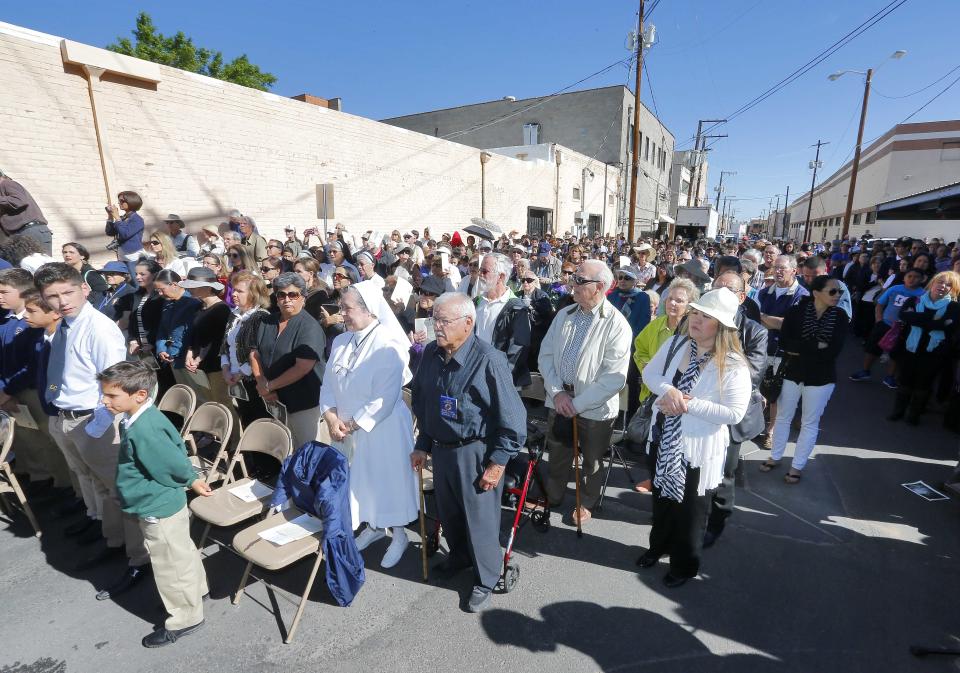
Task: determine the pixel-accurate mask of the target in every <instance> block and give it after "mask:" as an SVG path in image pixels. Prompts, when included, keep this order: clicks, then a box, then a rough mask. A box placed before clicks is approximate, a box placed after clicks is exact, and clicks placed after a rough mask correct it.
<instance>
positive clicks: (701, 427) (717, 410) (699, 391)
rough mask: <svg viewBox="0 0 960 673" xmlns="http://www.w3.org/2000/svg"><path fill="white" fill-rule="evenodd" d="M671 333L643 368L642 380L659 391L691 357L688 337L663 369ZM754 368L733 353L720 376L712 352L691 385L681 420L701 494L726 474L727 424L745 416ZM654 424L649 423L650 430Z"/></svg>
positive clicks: (669, 385)
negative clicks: (750, 368)
mask: <svg viewBox="0 0 960 673" xmlns="http://www.w3.org/2000/svg"><path fill="white" fill-rule="evenodd" d="M672 343H673V338H670V339H667V340H666V341H665V342H664V343H663V345H662V346H661V347H660V349H659V350H658V351H657V353H656V355H654V356H653V359H652V360H651V361H650V363H649V364H648V365H647V366H646V367H644V368H643V382H644V383H645V384H647V387H648V388H649V389H650V390H651V392H653V393H654V394H655V395H663V394H664V393H665V392H667V391H668V390H669V389H671V388H673V387H674V386H673V377H674V375H675V374H676V371H677V369H679V368H680V367H683V368H684V369H685V368H686V366H687V363H688V362H689V359H690V358H689V353H690V344H689V342H688V343H687V344H685V345H684V346H682V347H681V348H679V349H678V350H677V352H676V353H675V354H674V356H673V360H672V361H671V362H670V363H669V364H668V365H667V367H666V374H664V373H663V371H664V364H666V359H667V355H668V352H669V350H670V345H671V344H672ZM750 389H751V384H750V370H749V368H748V367H747V363H746V362H745V361H744V360H743V358H742V357H739V356H734V355H731V356H729V357H728V358H727V364H726V367H725V368H724V372H723V381H722V382H721V381H720V369H719V368H718V367H717V363H716V361H715V360H714V359H713V358H711V359H710V360H709V361H708V362H707V364H706V366H705V367H704V368H703V371H702V372H701V373H700V379H699V380H698V381H697V384H696V385H695V386H694V387H693V390H691V391H690V397H691V399H690V400H689V401H688V402H687V412H686V413H685V414H683V417H682V418H681V420H680V428H681V433H682V435H683V457H684V459H685V460H686V461H687V462H688V463H689V464H690V466H691V467H698V468H700V483H699V484H698V486H697V494H698V495H704V494H705V493H706V492H707V491H708V490H710V489H712V488H715V487H717V486H718V485H719V484H720V482H721V481H722V480H723V464H724V461H725V459H726V455H727V445H729V443H730V431H729V429H728V426H730V425H736V424H737V423H739V422H740V421H742V420H743V417H744V415H746V413H747V406H748V405H749V403H750ZM652 428H653V424H651V431H652Z"/></svg>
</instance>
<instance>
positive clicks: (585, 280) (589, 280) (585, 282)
mask: <svg viewBox="0 0 960 673" xmlns="http://www.w3.org/2000/svg"><path fill="white" fill-rule="evenodd" d="M573 282H574V283H575V284H576V285H580V286H583V285H589V284H590V283H601V282H603V281H599V280H594V279H593V278H584V277H583V276H574V277H573Z"/></svg>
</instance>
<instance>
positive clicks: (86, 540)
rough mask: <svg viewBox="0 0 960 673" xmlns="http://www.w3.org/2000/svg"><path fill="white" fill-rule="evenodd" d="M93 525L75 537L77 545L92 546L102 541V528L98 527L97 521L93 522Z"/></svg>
mask: <svg viewBox="0 0 960 673" xmlns="http://www.w3.org/2000/svg"><path fill="white" fill-rule="evenodd" d="M93 524H94V525H92V526H90V527H89V528H87V530H85V531H83V532H82V533H80V535H78V536H77V537H76V541H77V544H79V545H81V546H86V545H88V544H93V543H94V542H99V541H100V540H102V539H103V528H102V527H101V525H100V522H99V521H94V522H93Z"/></svg>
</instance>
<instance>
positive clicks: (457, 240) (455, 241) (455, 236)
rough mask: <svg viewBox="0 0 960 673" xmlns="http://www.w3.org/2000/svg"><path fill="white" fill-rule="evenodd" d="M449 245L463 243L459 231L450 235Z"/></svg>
mask: <svg viewBox="0 0 960 673" xmlns="http://www.w3.org/2000/svg"><path fill="white" fill-rule="evenodd" d="M450 245H453V246H458V245H463V239H462V238H460V232H459V231H455V232H453V236H451V237H450Z"/></svg>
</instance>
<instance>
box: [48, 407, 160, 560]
mask: <svg viewBox="0 0 960 673" xmlns="http://www.w3.org/2000/svg"><path fill="white" fill-rule="evenodd" d="M91 418H93V417H92V416H85V417H84V418H81V419H72V418H67V417H65V416H52V417H51V418H50V434H51V435H53V438H54V439H55V440H56V442H57V445H58V446H59V447H60V450H61V451H63V455H64V458H66V460H67V465H69V466H70V469H71V470H73V471H75V472H76V473H77V479H78V480H79V482H80V489H81V491H82V492H83V500H84V502H85V503H86V505H87V513H88V514H89V515H91V516H92V517H93V518H96V519H100V521H101V523H102V526H103V537H104V538H106V540H107V546H108V547H120V546H124V545H126V548H127V556H128V557H130V565H131V566H140V565H144V564H145V563H147V562H148V560H149V559H148V558H147V550H146V548H145V547H144V546H143V536H142V535H141V534H140V527H139V525H138V524H137V519H136V517H133V516H130V515H129V514H124V513H123V511H122V510H121V509H120V498H119V496H118V495H117V460H118V459H119V454H120V433H119V430H118V428H117V423H116V422H114V424H113V427H111V428H109V429H108V430H107V431H106V432H105V433H104V434H103V436H102V437H91V436H90V435H88V434H87V433H86V432H85V431H84V428H86V426H87V422H88V421H89V420H90V419H91ZM91 510H92V513H91Z"/></svg>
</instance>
